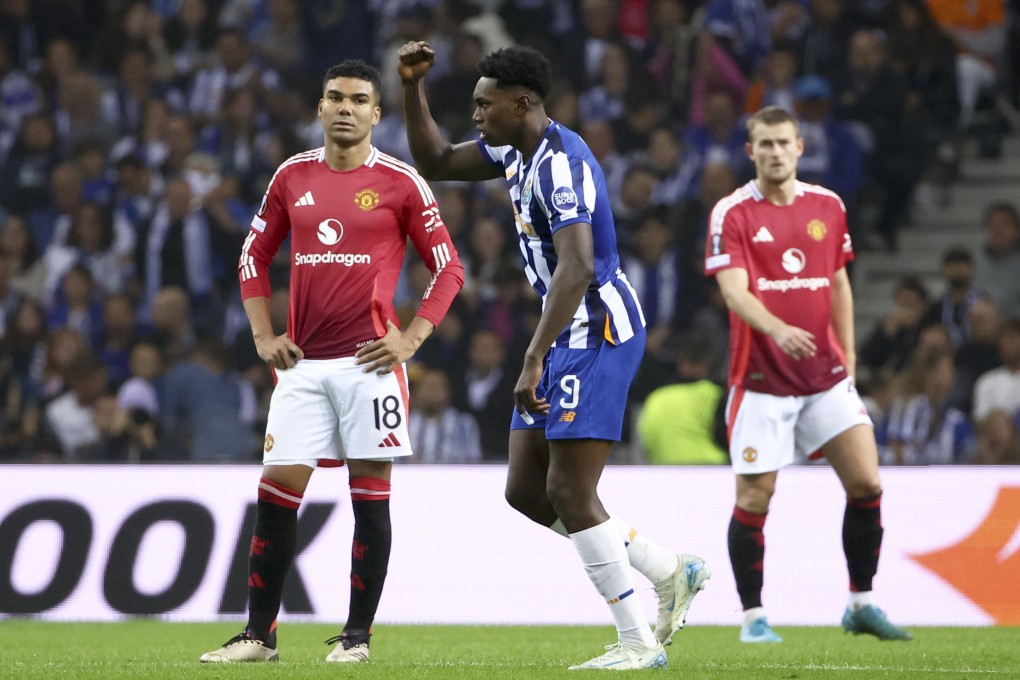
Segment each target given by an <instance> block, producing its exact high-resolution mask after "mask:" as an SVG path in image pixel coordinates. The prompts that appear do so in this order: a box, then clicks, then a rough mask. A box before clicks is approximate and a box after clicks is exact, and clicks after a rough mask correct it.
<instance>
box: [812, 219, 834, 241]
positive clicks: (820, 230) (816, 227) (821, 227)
mask: <svg viewBox="0 0 1020 680" xmlns="http://www.w3.org/2000/svg"><path fill="white" fill-rule="evenodd" d="M827 231H829V230H828V228H827V227H826V226H825V222H822V221H821V220H811V221H810V222H808V223H807V233H808V236H810V237H811V238H813V239H814V240H816V241H821V240H822V239H823V238H825V234H826V232H827Z"/></svg>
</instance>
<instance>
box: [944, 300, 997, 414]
mask: <svg viewBox="0 0 1020 680" xmlns="http://www.w3.org/2000/svg"><path fill="white" fill-rule="evenodd" d="M967 318H968V321H967V325H968V327H969V329H970V338H969V340H967V341H966V342H964V343H963V344H962V345H960V346H959V347H958V348H957V349H956V384H955V385H954V386H953V396H952V403H953V405H954V406H956V407H957V408H959V409H960V410H961V411H963V412H964V413H971V412H972V411H973V406H974V383H976V382H977V379H978V378H979V377H980V376H982V375H984V374H985V373H987V372H988V371H991V370H992V369H994V368H998V367H999V366H1001V365H1002V360H1001V359H1000V358H999V335H1000V334H1001V333H1002V324H1003V318H1002V314H1001V313H1000V312H999V306H998V305H997V304H996V303H995V300H993V299H992V298H990V297H987V296H982V297H979V298H978V299H976V300H975V301H974V302H973V304H971V305H970V312H969V314H968V315H967Z"/></svg>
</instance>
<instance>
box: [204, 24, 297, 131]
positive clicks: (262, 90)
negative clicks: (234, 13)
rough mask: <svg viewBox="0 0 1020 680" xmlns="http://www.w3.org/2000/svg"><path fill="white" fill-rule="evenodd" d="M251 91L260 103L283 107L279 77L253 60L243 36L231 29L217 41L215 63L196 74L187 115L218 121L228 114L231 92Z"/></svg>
mask: <svg viewBox="0 0 1020 680" xmlns="http://www.w3.org/2000/svg"><path fill="white" fill-rule="evenodd" d="M244 88H252V89H253V90H254V91H255V92H256V93H257V94H258V97H259V98H260V99H261V100H262V101H263V103H264V104H265V105H266V106H268V107H269V108H270V110H275V109H274V107H279V106H282V95H281V92H280V88H281V82H280V77H279V75H277V73H276V72H275V71H273V70H272V69H269V68H265V67H261V66H260V65H259V63H258V62H257V61H256V60H255V59H254V58H252V56H251V49H250V46H249V44H248V42H247V41H246V40H245V38H244V36H243V35H241V34H240V33H239V32H238V31H235V30H233V29H229V28H228V29H224V30H222V31H220V34H219V36H218V37H217V38H216V61H215V63H214V64H212V65H210V66H207V67H206V68H204V69H202V70H201V71H199V72H198V74H197V75H196V76H195V80H194V81H193V84H192V87H191V90H190V92H189V93H188V112H189V113H190V114H191V115H192V116H193V117H194V119H195V120H196V121H197V122H198V123H200V124H204V123H210V122H218V121H220V120H222V119H223V116H224V113H225V112H226V111H227V104H228V97H229V95H230V93H231V92H234V91H237V90H241V89H244Z"/></svg>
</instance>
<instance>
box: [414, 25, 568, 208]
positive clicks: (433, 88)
mask: <svg viewBox="0 0 1020 680" xmlns="http://www.w3.org/2000/svg"><path fill="white" fill-rule="evenodd" d="M483 55H484V53H483V52H482V41H481V40H480V39H479V38H478V36H476V35H471V34H468V33H463V32H460V33H457V35H456V37H455V39H454V44H453V54H452V55H451V62H450V70H449V71H448V72H447V73H445V74H444V75H443V76H441V77H440V78H437V79H436V80H434V81H432V82H431V83H429V92H430V94H429V100H430V101H432V102H434V104H433V107H432V115H433V117H434V118H435V120H436V122H437V123H439V125H440V126H441V127H443V128H445V129H446V130H447V131H449V133H450V139H453V140H461V139H464V138H465V137H466V136H467V135H468V133H469V132H472V130H473V125H472V123H471V118H470V116H468V115H466V114H467V113H468V106H469V105H470V102H471V101H472V99H473V95H474V91H475V83H477V82H478V62H479V61H480V60H481V58H482V56H483ZM561 122H563V121H561ZM444 212H445V210H444ZM444 218H445V214H444Z"/></svg>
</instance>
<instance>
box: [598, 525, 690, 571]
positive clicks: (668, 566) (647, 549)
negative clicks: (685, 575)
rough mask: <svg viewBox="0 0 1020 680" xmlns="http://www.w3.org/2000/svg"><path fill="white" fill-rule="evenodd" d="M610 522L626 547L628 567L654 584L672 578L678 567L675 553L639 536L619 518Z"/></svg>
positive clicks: (678, 562)
mask: <svg viewBox="0 0 1020 680" xmlns="http://www.w3.org/2000/svg"><path fill="white" fill-rule="evenodd" d="M610 521H611V522H613V524H614V525H615V526H616V530H617V531H618V532H619V534H620V538H622V539H623V544H624V545H625V546H627V559H628V560H629V561H630V566H632V567H634V568H635V569H637V570H638V571H640V572H641V573H642V574H644V575H645V578H647V579H648V580H649V581H651V582H652V583H655V584H657V583H659V582H660V581H665V580H666V579H668V578H670V577H672V576H673V572H675V571H676V568H677V567H678V566H680V560H679V558H677V556H676V553H673V552H670V551H669V550H666V549H665V548H663V547H662V546H661V545H659V544H658V543H655V542H654V541H649V540H648V539H647V538H646V537H645V535H644V534H639V533H638V530H637V529H634V528H631V526H630V525H629V524H627V522H625V521H623V520H622V519H620V518H619V517H616V516H612V517H610Z"/></svg>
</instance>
